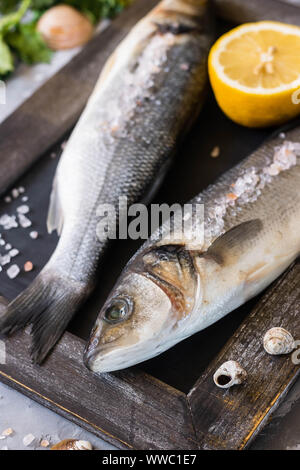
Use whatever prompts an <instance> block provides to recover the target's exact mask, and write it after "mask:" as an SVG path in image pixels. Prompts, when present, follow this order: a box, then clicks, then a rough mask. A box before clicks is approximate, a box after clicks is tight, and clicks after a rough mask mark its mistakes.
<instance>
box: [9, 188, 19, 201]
mask: <svg viewBox="0 0 300 470" xmlns="http://www.w3.org/2000/svg"><path fill="white" fill-rule="evenodd" d="M19 194H20V193H19V190H18V189H17V188H14V189H13V190H12V192H11V195H12V197H13V198H14V199H17V197H19Z"/></svg>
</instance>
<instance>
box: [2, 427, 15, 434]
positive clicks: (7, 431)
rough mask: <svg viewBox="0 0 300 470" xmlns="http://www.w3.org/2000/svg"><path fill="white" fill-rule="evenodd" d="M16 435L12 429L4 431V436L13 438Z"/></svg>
mask: <svg viewBox="0 0 300 470" xmlns="http://www.w3.org/2000/svg"><path fill="white" fill-rule="evenodd" d="M13 433H14V430H13V429H12V428H7V429H4V431H2V436H11V435H12V434H13Z"/></svg>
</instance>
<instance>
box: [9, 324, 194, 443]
mask: <svg viewBox="0 0 300 470" xmlns="http://www.w3.org/2000/svg"><path fill="white" fill-rule="evenodd" d="M5 345H6V364H5V365H0V379H1V381H3V382H5V383H6V384H8V385H10V386H12V387H13V388H15V389H17V390H19V391H20V392H22V393H24V394H25V395H27V396H29V397H31V398H33V399H34V400H36V401H38V402H39V403H41V404H43V405H44V406H46V407H48V408H50V409H51V410H53V411H55V412H57V413H59V414H61V415H63V416H64V417H66V418H68V419H69V420H71V421H73V422H75V423H77V424H79V425H80V426H82V427H83V428H85V429H87V430H89V431H91V432H94V433H95V434H96V435H98V436H99V437H102V438H103V439H105V440H107V441H108V442H111V443H113V444H115V445H116V446H118V447H120V448H135V449H148V450H149V449H181V448H183V449H196V448H197V443H196V438H195V434H194V429H193V426H192V420H191V416H190V411H189V408H188V406H187V401H186V395H185V394H183V393H181V392H178V391H177V390H175V389H174V388H172V387H169V386H168V385H166V384H163V383H162V382H160V381H159V380H156V379H154V378H152V377H151V376H149V375H147V374H144V373H143V372H141V371H139V370H138V369H130V370H129V371H123V372H120V373H116V374H103V375H101V376H99V375H96V374H93V373H92V372H90V371H89V370H88V369H87V368H86V367H85V366H84V364H83V362H82V355H83V348H84V343H83V341H82V340H80V339H78V338H76V337H75V336H73V335H71V334H70V333H65V335H64V336H63V338H62V340H61V341H60V342H59V344H58V345H57V347H56V348H55V350H54V351H53V353H52V354H51V356H50V357H49V358H48V359H47V360H46V362H45V363H44V364H43V365H42V366H41V367H40V366H36V365H33V364H32V363H31V361H30V358H29V354H28V351H29V348H30V335H29V334H28V332H27V333H26V332H25V333H23V334H17V335H15V336H14V337H12V338H9V339H6V340H5Z"/></svg>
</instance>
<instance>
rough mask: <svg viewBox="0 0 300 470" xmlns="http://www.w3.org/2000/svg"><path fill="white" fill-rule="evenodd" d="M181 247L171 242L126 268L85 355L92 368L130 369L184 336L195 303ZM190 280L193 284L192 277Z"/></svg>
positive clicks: (99, 317)
mask: <svg viewBox="0 0 300 470" xmlns="http://www.w3.org/2000/svg"><path fill="white" fill-rule="evenodd" d="M177 251H178V250H177V248H176V247H175V248H173V247H171V248H170V247H169V246H168V247H167V248H165V247H162V248H160V247H159V248H156V249H154V250H150V251H148V252H147V253H144V254H142V255H141V257H139V259H138V260H135V261H134V262H133V263H132V264H131V265H130V266H129V267H128V268H127V269H126V270H125V273H124V274H123V275H122V276H121V278H120V280H119V282H117V284H116V286H115V288H114V289H113V291H112V293H111V294H110V296H109V298H108V300H107V301H106V303H105V304H104V306H103V308H102V310H101V311H100V314H99V316H98V319H97V321H96V324H95V326H94V328H93V331H92V334H91V337H90V341H89V343H88V345H87V348H86V351H85V355H84V360H85V364H86V365H87V367H88V368H89V369H91V370H92V371H94V372H98V373H101V372H111V371H114V370H119V369H124V368H127V367H130V366H132V365H135V364H137V363H139V362H142V361H145V360H147V359H150V358H151V357H154V356H156V355H158V354H160V353H161V352H162V351H165V350H166V349H168V348H169V347H170V346H172V345H173V344H175V343H176V342H178V341H180V339H182V338H181V337H180V332H181V327H180V326H181V325H180V324H181V322H182V321H183V320H184V319H185V318H186V316H187V313H188V312H189V311H190V309H191V308H192V305H191V303H190V302H189V300H188V299H190V298H192V297H193V293H192V292H190V291H189V292H187V291H186V290H185V288H184V285H182V284H184V282H181V283H180V282H179V278H182V271H183V270H184V271H185V272H186V271H187V270H188V267H187V266H184V260H183V258H182V256H180V255H178V252H177ZM185 261H186V260H185ZM187 263H188V261H187ZM185 280H186V282H187V283H188V284H189V290H190V289H191V283H189V280H190V279H188V277H186V278H185Z"/></svg>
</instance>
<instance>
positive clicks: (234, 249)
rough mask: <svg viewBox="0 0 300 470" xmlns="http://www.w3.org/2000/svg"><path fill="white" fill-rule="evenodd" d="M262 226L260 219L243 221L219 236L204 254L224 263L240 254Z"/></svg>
mask: <svg viewBox="0 0 300 470" xmlns="http://www.w3.org/2000/svg"><path fill="white" fill-rule="evenodd" d="M262 227H263V224H262V221H261V220H260V219H253V220H248V221H247V222H242V223H241V224H239V225H236V226H235V227H233V228H231V229H230V230H228V231H227V232H225V233H223V235H221V236H220V237H218V238H217V239H216V240H215V241H214V242H213V243H212V245H211V246H210V247H209V248H208V250H207V251H206V253H204V256H207V255H208V256H211V257H212V258H213V259H214V260H215V261H216V262H217V263H219V264H223V263H224V262H226V260H227V259H229V258H232V257H235V256H238V255H239V254H240V253H241V251H242V250H243V249H245V247H246V246H247V244H249V243H253V241H254V239H255V238H256V236H257V234H258V233H259V232H260V231H261V230H262Z"/></svg>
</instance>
